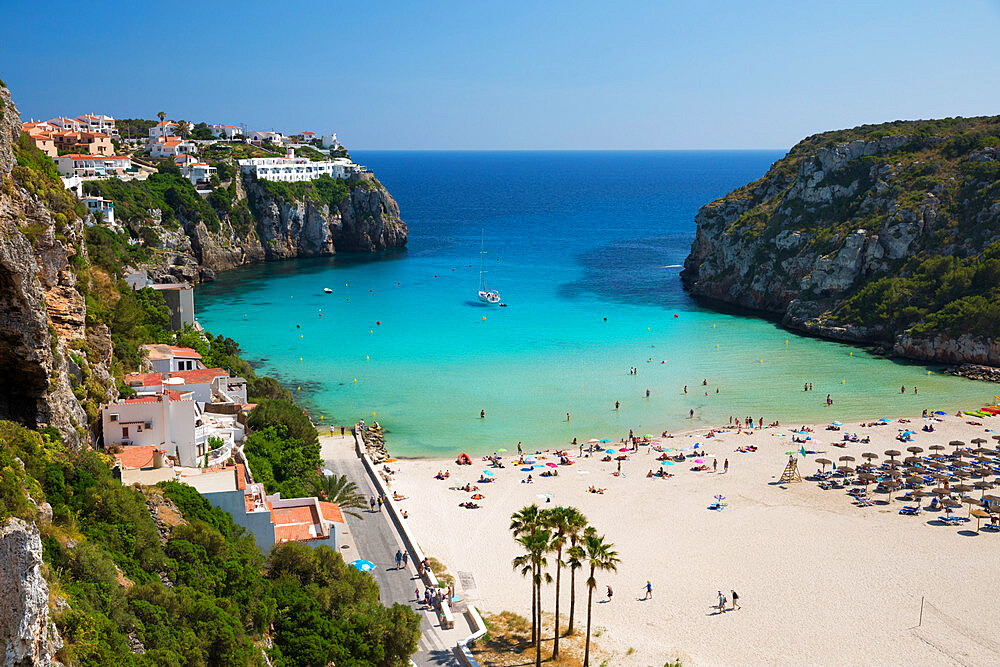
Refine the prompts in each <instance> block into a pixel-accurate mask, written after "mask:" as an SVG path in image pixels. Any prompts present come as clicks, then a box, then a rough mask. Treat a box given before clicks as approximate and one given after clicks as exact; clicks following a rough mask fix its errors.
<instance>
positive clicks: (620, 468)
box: [618, 459, 622, 475]
mask: <svg viewBox="0 0 1000 667" xmlns="http://www.w3.org/2000/svg"><path fill="white" fill-rule="evenodd" d="M618 474H619V475H620V474H622V461H621V459H618Z"/></svg>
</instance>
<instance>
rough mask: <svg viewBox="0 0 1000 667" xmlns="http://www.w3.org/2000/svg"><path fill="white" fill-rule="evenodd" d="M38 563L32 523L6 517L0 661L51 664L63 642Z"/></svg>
mask: <svg viewBox="0 0 1000 667" xmlns="http://www.w3.org/2000/svg"><path fill="white" fill-rule="evenodd" d="M41 566H42V539H41V536H40V535H39V533H38V527H37V526H35V524H34V523H31V524H29V523H27V522H25V521H22V520H21V519H10V520H9V521H8V522H7V525H5V526H0V646H2V648H3V664H4V665H12V666H18V667H19V666H21V665H25V666H28V665H42V666H46V665H52V664H54V662H53V661H54V656H55V654H56V651H58V650H59V649H60V648H61V647H62V645H63V642H62V638H61V637H60V636H59V631H58V630H57V629H56V627H55V624H54V623H53V622H52V620H51V619H50V618H49V585H48V583H47V582H46V581H45V578H44V577H43V576H42V569H41ZM55 664H58V663H55Z"/></svg>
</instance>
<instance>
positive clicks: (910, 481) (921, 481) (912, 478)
mask: <svg viewBox="0 0 1000 667" xmlns="http://www.w3.org/2000/svg"><path fill="white" fill-rule="evenodd" d="M906 483H907V484H916V485H919V486H923V484H924V478H923V477H918V476H916V475H910V476H909V477H907V478H906Z"/></svg>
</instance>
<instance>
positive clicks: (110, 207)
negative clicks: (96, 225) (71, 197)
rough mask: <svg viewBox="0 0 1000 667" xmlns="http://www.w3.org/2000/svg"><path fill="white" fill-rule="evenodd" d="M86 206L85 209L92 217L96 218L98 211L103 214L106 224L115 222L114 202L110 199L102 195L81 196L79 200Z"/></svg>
mask: <svg viewBox="0 0 1000 667" xmlns="http://www.w3.org/2000/svg"><path fill="white" fill-rule="evenodd" d="M80 201H82V202H83V203H84V205H85V206H86V207H87V211H89V212H90V214H91V215H93V216H94V218H95V219H96V218H97V214H98V213H102V214H103V215H104V222H105V224H107V225H114V224H115V203H114V202H113V201H111V200H110V199H104V198H103V197H82V198H81V200H80Z"/></svg>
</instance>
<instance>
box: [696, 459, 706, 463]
mask: <svg viewBox="0 0 1000 667" xmlns="http://www.w3.org/2000/svg"><path fill="white" fill-rule="evenodd" d="M694 462H695V463H704V462H705V459H695V460H694Z"/></svg>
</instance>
